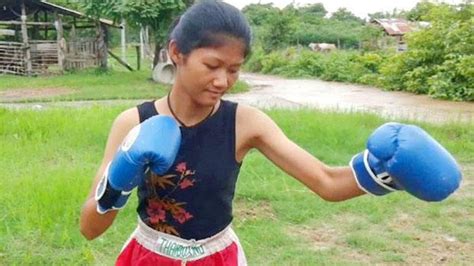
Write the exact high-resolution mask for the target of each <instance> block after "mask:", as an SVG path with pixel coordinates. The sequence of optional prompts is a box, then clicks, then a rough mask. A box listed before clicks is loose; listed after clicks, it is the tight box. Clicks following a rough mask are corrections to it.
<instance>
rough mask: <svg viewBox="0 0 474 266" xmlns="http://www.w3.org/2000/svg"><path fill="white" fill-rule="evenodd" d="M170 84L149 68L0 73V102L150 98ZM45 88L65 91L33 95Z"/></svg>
mask: <svg viewBox="0 0 474 266" xmlns="http://www.w3.org/2000/svg"><path fill="white" fill-rule="evenodd" d="M169 88H170V87H169V86H167V85H163V84H159V83H156V82H153V80H152V79H151V70H141V71H135V72H129V71H122V70H120V69H116V67H113V68H112V70H109V71H99V70H96V69H89V70H83V71H78V72H71V73H66V74H64V75H58V76H46V77H44V76H43V77H20V76H12V75H0V102H37V101H41V102H48V101H77V100H105V99H107V100H110V99H151V98H160V97H162V96H164V95H166V94H167V93H168V90H169ZM44 89H52V90H54V91H62V92H65V94H56V95H47V93H46V92H44V91H43V93H42V94H43V95H42V96H38V95H35V93H34V92H35V91H37V92H39V91H41V90H44ZM248 89H249V85H248V84H247V83H245V82H243V81H238V82H237V83H236V84H235V85H234V87H233V88H232V89H231V90H230V92H231V93H238V92H244V91H247V90H248ZM15 90H16V91H17V92H18V93H19V94H20V95H19V96H20V97H16V98H14V99H12V98H9V97H6V96H2V92H4V93H5V92H6V91H9V92H11V91H15ZM24 90H28V91H24ZM25 95H31V96H29V97H26V96H25Z"/></svg>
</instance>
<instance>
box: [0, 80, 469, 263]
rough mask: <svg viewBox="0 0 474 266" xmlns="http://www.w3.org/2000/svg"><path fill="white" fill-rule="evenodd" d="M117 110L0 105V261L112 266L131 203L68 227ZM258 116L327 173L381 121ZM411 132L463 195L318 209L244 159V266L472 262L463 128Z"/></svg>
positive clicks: (286, 181) (313, 200) (239, 224)
mask: <svg viewBox="0 0 474 266" xmlns="http://www.w3.org/2000/svg"><path fill="white" fill-rule="evenodd" d="M90 75H93V74H87V75H86V76H87V77H89V78H91V79H95V78H94V77H93V76H90ZM113 75H114V74H113ZM80 76H81V75H80ZM70 77H71V76H69V78H70ZM82 77H83V76H82ZM143 77H146V75H144V76H143ZM1 78H2V79H3V78H4V77H1ZM56 78H58V79H61V78H62V77H56ZM64 78H65V79H66V80H69V81H70V82H73V79H72V78H70V79H68V76H66V77H64ZM117 78H120V77H119V75H118V76H117ZM98 79H100V77H99V78H98ZM137 79H138V78H137ZM12 80H15V79H14V78H12ZM45 80H46V79H45ZM104 80H105V79H104ZM107 80H111V79H110V78H107ZM125 80H126V79H123V80H122V82H124V81H125ZM45 82H46V81H45ZM82 82H83V81H82ZM113 82H114V83H115V81H113ZM137 82H139V81H137ZM77 84H79V82H78V83H77ZM83 84H87V83H83ZM137 84H138V83H137ZM1 86H2V87H3V86H4V85H1ZM117 86H124V87H125V85H123V84H120V83H119V82H118V83H117ZM19 87H22V86H19ZM150 90H152V86H151V85H150ZM127 107H128V106H114V107H103V106H102V107H101V106H95V107H90V108H81V109H60V108H57V109H55V108H48V109H46V110H43V111H34V110H18V111H13V110H6V109H0V125H1V126H0V147H1V149H0V202H1V205H2V207H3V208H2V212H1V213H0V265H112V264H113V262H114V260H115V258H116V256H117V255H118V253H119V252H120V249H121V247H122V245H123V243H124V242H125V241H126V240H127V238H128V236H129V234H130V233H131V232H132V230H133V229H134V227H135V225H136V213H135V206H136V198H135V197H132V199H131V202H129V204H128V206H127V207H126V208H125V209H124V210H123V211H121V213H120V214H119V216H118V217H117V219H116V221H115V223H114V225H113V226H112V227H111V228H110V229H109V230H108V231H107V232H106V233H105V234H104V235H103V236H101V237H99V238H98V239H96V240H94V241H86V240H85V239H84V238H83V237H82V236H81V235H80V233H79V225H78V219H79V213H80V209H81V205H82V204H83V202H84V199H85V197H86V195H87V194H88V191H89V188H90V185H91V181H92V178H93V176H94V174H95V171H96V169H97V167H98V165H99V162H100V160H101V157H102V153H103V149H104V145H105V141H106V137H107V133H108V130H109V128H110V126H111V123H112V120H113V119H114V117H115V116H116V115H117V114H118V113H119V112H120V111H122V110H124V109H125V108H127ZM268 113H269V114H270V116H272V117H273V118H274V119H275V121H276V122H277V123H278V124H279V125H280V126H281V127H282V128H283V130H284V131H285V132H286V134H287V135H288V136H289V137H290V138H291V139H293V140H294V141H295V142H296V143H298V144H299V145H301V146H302V147H303V148H305V149H307V150H308V151H310V152H311V153H313V154H314V155H315V156H317V157H318V158H320V159H321V160H323V161H324V162H326V163H328V164H330V165H347V163H348V161H349V160H350V158H351V156H352V155H353V154H354V153H356V152H359V151H360V150H362V149H363V148H364V143H365V140H366V138H367V137H368V135H369V134H370V133H371V132H372V130H373V129H374V128H376V127H377V126H378V125H380V124H381V123H383V122H384V120H382V119H381V118H378V117H376V116H373V115H368V114H362V113H352V114H337V113H330V112H318V111H312V110H299V111H288V110H270V111H268ZM295 125H297V126H295ZM421 126H423V127H424V128H425V129H426V130H427V131H429V132H430V133H431V134H432V135H433V136H434V137H435V138H437V139H438V140H439V141H440V142H441V143H442V144H443V145H445V146H446V147H447V149H448V150H450V151H451V152H453V153H454V154H455V156H456V158H457V159H458V160H459V162H460V163H461V164H462V166H463V168H464V174H465V176H464V182H463V186H462V188H461V189H460V190H459V191H458V192H457V193H456V194H455V195H453V196H451V197H450V198H449V199H447V200H446V201H443V202H441V203H426V202H422V201H420V200H417V199H415V198H413V197H410V196H409V195H407V194H406V193H402V192H399V193H392V194H390V195H388V196H385V197H380V198H375V197H371V196H363V197H359V198H356V199H354V200H351V201H347V202H343V203H328V202H324V201H323V200H321V199H319V198H318V197H316V196H315V195H314V194H313V193H311V192H310V191H309V190H308V189H306V188H305V187H304V186H302V185H301V184H300V183H298V182H297V181H295V180H294V179H292V178H291V177H288V176H287V175H285V174H284V173H283V172H282V171H280V170H279V169H278V168H276V167H275V166H273V165H272V164H271V163H270V162H269V161H268V160H266V159H265V158H264V157H263V156H262V155H260V154H259V153H258V152H251V153H250V154H249V155H248V156H247V157H246V159H245V161H244V164H243V166H242V170H241V175H240V177H239V181H238V187H237V193H236V198H235V202H234V203H235V204H234V207H235V209H234V214H235V219H234V228H235V230H236V232H237V234H238V235H239V236H240V238H241V241H242V244H243V246H244V249H245V251H246V254H247V256H248V260H249V263H250V265H334V264H337V265H354V264H356V265H357V264H360V265H367V264H393V263H402V264H411V265H418V264H425V265H426V264H431V265H432V264H439V263H447V264H450V265H461V264H464V265H469V264H472V262H473V261H474V252H473V250H474V219H473V214H474V193H473V184H474V159H473V156H472V155H473V154H474V131H473V130H472V128H474V125H472V124H469V125H462V124H454V123H453V124H448V125H443V126H437V125H430V124H421Z"/></svg>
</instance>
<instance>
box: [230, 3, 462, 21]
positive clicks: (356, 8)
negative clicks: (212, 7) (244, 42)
mask: <svg viewBox="0 0 474 266" xmlns="http://www.w3.org/2000/svg"><path fill="white" fill-rule="evenodd" d="M224 2H227V3H229V4H232V5H233V6H235V7H237V8H239V9H241V8H243V7H244V6H246V5H248V4H257V3H259V2H260V3H261V4H268V3H273V6H275V7H279V8H283V7H285V6H286V5H288V4H290V3H292V2H294V3H295V5H296V6H304V5H306V4H312V3H313V4H314V3H323V4H324V7H325V8H326V10H327V11H328V12H329V13H332V12H334V11H336V10H337V9H339V8H340V7H345V8H347V9H348V10H349V11H351V12H352V13H353V14H355V15H356V16H358V17H361V18H366V17H367V14H369V13H375V12H378V11H389V12H391V11H392V10H393V9H394V8H397V9H398V10H401V9H403V10H409V9H411V8H413V7H414V6H415V5H416V3H418V2H420V0H294V1H293V0H273V1H271V0H224ZM438 2H445V3H449V4H458V3H461V2H462V0H443V1H438Z"/></svg>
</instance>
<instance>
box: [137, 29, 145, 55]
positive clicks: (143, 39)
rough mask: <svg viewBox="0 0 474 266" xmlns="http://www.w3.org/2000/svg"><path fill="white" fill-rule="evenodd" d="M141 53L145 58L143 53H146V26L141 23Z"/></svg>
mask: <svg viewBox="0 0 474 266" xmlns="http://www.w3.org/2000/svg"><path fill="white" fill-rule="evenodd" d="M140 53H141V56H142V58H143V54H145V28H144V26H143V25H140ZM137 55H138V52H137Z"/></svg>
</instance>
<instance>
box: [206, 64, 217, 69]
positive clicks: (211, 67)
mask: <svg viewBox="0 0 474 266" xmlns="http://www.w3.org/2000/svg"><path fill="white" fill-rule="evenodd" d="M206 67H207V68H209V69H211V70H216V69H218V68H219V66H216V65H209V64H206Z"/></svg>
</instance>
